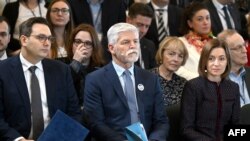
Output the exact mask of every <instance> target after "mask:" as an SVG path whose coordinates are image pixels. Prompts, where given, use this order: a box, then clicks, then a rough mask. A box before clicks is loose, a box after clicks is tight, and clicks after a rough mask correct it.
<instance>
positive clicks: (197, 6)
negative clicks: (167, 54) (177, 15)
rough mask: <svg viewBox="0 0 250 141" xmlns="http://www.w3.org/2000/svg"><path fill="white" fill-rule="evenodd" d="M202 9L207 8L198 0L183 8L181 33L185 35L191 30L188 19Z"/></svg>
mask: <svg viewBox="0 0 250 141" xmlns="http://www.w3.org/2000/svg"><path fill="white" fill-rule="evenodd" d="M203 9H206V10H208V9H207V7H206V6H205V5H203V4H202V3H200V2H192V3H191V4H190V5H188V6H187V7H186V8H185V9H184V12H183V13H182V22H181V26H180V33H181V34H183V35H185V34H187V33H188V32H189V31H190V30H191V28H190V27H189V25H188V21H191V20H192V18H193V17H194V15H195V14H196V13H197V12H198V11H200V10H203Z"/></svg>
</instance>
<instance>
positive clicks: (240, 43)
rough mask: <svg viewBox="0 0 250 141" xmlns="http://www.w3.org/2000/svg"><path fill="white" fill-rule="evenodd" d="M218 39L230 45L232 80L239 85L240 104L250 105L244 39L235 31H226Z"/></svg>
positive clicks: (249, 69)
mask: <svg viewBox="0 0 250 141" xmlns="http://www.w3.org/2000/svg"><path fill="white" fill-rule="evenodd" d="M218 39H220V40H224V41H225V42H226V43H227V44H228V48H229V50H230V52H231V60H232V68H231V72H230V74H229V78H230V80H232V81H234V82H235V83H237V84H238V85H239V88H240V104H241V106H244V105H245V104H249V103H250V95H249V93H250V68H249V67H245V65H246V63H247V61H248V60H247V49H246V44H245V41H244V39H243V37H242V36H241V35H240V34H239V33H237V31H235V30H224V31H222V32H221V33H219V34H218Z"/></svg>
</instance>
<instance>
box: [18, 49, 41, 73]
mask: <svg viewBox="0 0 250 141" xmlns="http://www.w3.org/2000/svg"><path fill="white" fill-rule="evenodd" d="M19 57H20V61H21V64H22V66H23V71H27V70H28V69H29V68H30V67H31V66H36V67H37V68H38V69H39V70H41V71H43V66H42V61H39V62H38V63H36V64H35V65H34V64H32V63H30V62H29V61H28V60H26V59H25V58H24V57H23V55H22V53H20V56H19Z"/></svg>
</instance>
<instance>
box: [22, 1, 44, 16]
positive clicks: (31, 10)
mask: <svg viewBox="0 0 250 141" xmlns="http://www.w3.org/2000/svg"><path fill="white" fill-rule="evenodd" d="M24 4H25V6H26V7H27V8H28V9H29V11H30V12H31V13H32V15H33V16H34V17H37V16H36V14H35V12H34V9H35V8H34V9H31V8H30V7H29V5H28V3H27V2H24ZM37 5H38V9H39V15H40V17H42V11H41V7H40V4H39V3H38V4H37Z"/></svg>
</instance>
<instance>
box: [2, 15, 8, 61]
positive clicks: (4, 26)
mask: <svg viewBox="0 0 250 141" xmlns="http://www.w3.org/2000/svg"><path fill="white" fill-rule="evenodd" d="M9 42H10V26H9V24H8V22H7V19H6V18H5V17H3V16H0V60H4V59H7V53H6V48H7V46H8V43H9Z"/></svg>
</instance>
